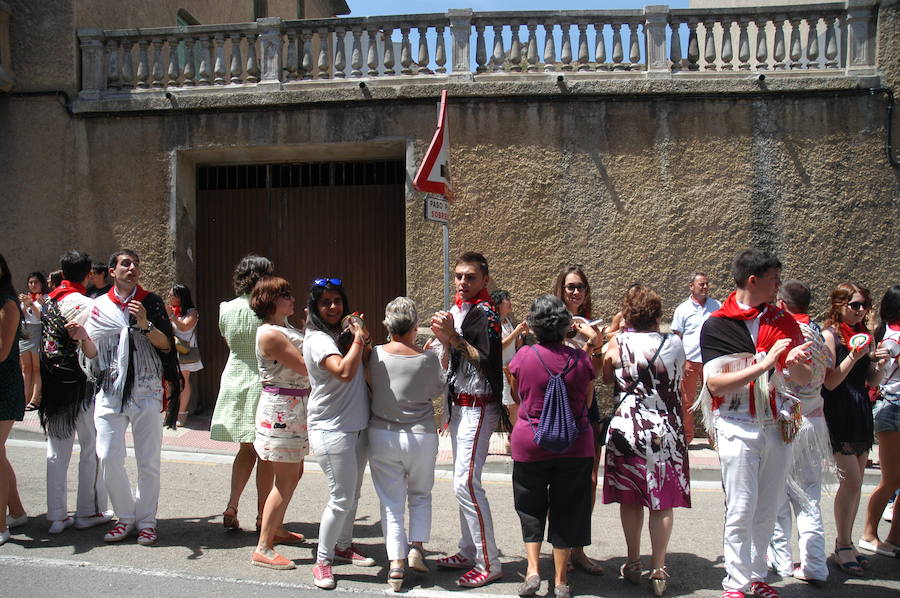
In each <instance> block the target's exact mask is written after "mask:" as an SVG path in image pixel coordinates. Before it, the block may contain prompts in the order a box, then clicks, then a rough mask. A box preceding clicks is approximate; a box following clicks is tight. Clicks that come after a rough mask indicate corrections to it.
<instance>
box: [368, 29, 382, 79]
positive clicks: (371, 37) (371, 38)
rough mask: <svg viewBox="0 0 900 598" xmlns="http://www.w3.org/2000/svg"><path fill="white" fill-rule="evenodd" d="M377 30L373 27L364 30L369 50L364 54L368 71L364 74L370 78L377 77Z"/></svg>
mask: <svg viewBox="0 0 900 598" xmlns="http://www.w3.org/2000/svg"><path fill="white" fill-rule="evenodd" d="M378 33H379V32H378V29H377V28H375V27H374V26H371V25H370V26H369V27H367V28H366V37H367V38H368V45H369V50H368V51H367V52H366V66H367V67H369V70H368V71H366V74H367V75H369V76H370V77H377V76H378V39H377V38H378Z"/></svg>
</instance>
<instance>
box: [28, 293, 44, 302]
mask: <svg viewBox="0 0 900 598" xmlns="http://www.w3.org/2000/svg"><path fill="white" fill-rule="evenodd" d="M28 294H29V295H31V300H32V301H37V300H38V299H40V298H41V294H40V293H28Z"/></svg>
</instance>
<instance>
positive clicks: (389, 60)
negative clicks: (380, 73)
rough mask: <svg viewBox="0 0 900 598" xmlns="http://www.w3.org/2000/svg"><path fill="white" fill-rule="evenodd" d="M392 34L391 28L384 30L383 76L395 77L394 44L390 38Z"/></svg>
mask: <svg viewBox="0 0 900 598" xmlns="http://www.w3.org/2000/svg"><path fill="white" fill-rule="evenodd" d="M393 34H394V29H393V27H385V28H384V74H385V75H396V74H397V73H396V72H395V71H394V42H393V41H392V39H391V36H392V35H393Z"/></svg>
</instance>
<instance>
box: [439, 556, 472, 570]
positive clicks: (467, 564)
mask: <svg viewBox="0 0 900 598" xmlns="http://www.w3.org/2000/svg"><path fill="white" fill-rule="evenodd" d="M435 564H436V565H437V566H438V567H441V568H443V569H471V568H472V566H473V565H475V563H473V562H472V561H470V560H469V559H467V558H466V557H464V556H463V555H462V553H459V552H457V553H456V554H453V555H450V556H444V557H441V558H439V559H437V560H436V561H435Z"/></svg>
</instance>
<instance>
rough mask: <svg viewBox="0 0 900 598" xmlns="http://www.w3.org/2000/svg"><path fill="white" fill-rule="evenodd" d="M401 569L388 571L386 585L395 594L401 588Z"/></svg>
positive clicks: (392, 568)
mask: <svg viewBox="0 0 900 598" xmlns="http://www.w3.org/2000/svg"><path fill="white" fill-rule="evenodd" d="M403 574H404V571H403V567H391V569H390V570H389V571H388V585H389V586H391V589H392V590H394V591H395V592H399V591H400V588H402V587H403Z"/></svg>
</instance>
